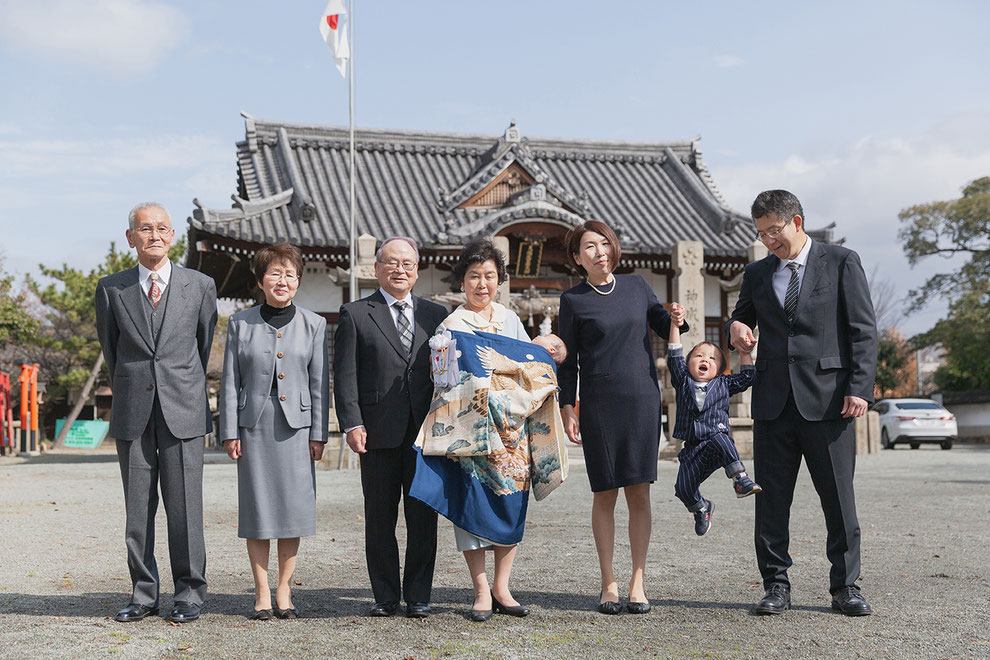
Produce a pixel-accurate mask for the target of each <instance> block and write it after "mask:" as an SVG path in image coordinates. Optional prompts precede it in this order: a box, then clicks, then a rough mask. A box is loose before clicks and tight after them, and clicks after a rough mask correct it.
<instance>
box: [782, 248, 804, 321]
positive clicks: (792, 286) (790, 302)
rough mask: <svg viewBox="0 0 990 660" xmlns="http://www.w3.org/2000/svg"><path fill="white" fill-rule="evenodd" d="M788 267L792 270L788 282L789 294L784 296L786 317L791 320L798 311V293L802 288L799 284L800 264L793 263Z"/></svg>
mask: <svg viewBox="0 0 990 660" xmlns="http://www.w3.org/2000/svg"><path fill="white" fill-rule="evenodd" d="M787 267H788V268H790V269H791V279H790V280H789V281H788V282H787V293H785V294H784V316H786V317H787V319H788V320H790V319H792V318H794V312H796V311H797V301H798V292H799V291H800V290H801V287H800V282H798V264H797V263H796V262H794V261H792V262H790V263H789V264H787Z"/></svg>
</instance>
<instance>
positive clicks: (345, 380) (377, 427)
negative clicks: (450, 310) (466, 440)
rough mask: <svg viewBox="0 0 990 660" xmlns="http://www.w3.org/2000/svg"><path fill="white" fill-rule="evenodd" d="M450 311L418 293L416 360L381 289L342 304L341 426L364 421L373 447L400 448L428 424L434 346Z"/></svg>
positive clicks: (337, 372)
mask: <svg viewBox="0 0 990 660" xmlns="http://www.w3.org/2000/svg"><path fill="white" fill-rule="evenodd" d="M445 318H447V309H446V308H445V307H443V306H442V305H438V304H436V303H432V302H430V301H428V300H423V299H422V298H417V297H416V296H413V319H414V326H415V327H414V328H413V330H414V336H413V349H412V358H411V359H410V358H407V357H406V352H405V350H404V349H403V348H402V342H401V341H399V332H398V330H396V328H395V321H394V320H393V319H392V313H391V312H390V311H389V309H388V304H387V303H386V302H385V297H384V296H383V295H382V293H381V291H375V292H374V293H373V294H371V295H370V296H368V297H367V298H362V299H361V300H358V301H356V302H352V303H347V304H345V305H342V306H341V307H340V318H339V320H338V322H337V332H336V334H335V338H334V357H333V392H334V397H333V398H334V407H335V409H336V410H337V419H338V421H339V422H340V428H341V429H349V428H351V427H354V426H360V425H362V424H363V425H364V427H365V429H366V430H367V432H368V438H367V445H366V446H367V448H368V449H388V448H393V447H399V446H401V445H402V443H403V440H404V439H405V436H406V434H407V431H408V430H409V429H408V428H407V427H408V425H409V418H410V415H411V416H412V419H413V422H414V424H415V425H416V426H417V429H418V426H419V425H420V424H422V423H423V420H424V419H425V418H426V413H427V411H428V409H429V406H430V399H431V398H432V396H433V383H432V381H431V380H430V345H429V343H428V341H429V338H430V337H432V336H433V333H434V331H435V330H436V328H437V326H439V325H440V323H442V322H443V320H444V319H445Z"/></svg>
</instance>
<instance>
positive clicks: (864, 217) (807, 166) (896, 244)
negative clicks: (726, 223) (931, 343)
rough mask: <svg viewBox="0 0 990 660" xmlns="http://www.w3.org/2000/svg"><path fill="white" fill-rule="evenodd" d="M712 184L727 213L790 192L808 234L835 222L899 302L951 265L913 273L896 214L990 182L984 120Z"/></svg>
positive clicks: (989, 136) (976, 117)
mask: <svg viewBox="0 0 990 660" xmlns="http://www.w3.org/2000/svg"><path fill="white" fill-rule="evenodd" d="M714 176H715V179H716V181H717V182H718V185H719V188H720V190H721V191H722V193H723V195H724V196H725V198H726V200H727V201H728V202H729V204H730V206H732V208H734V209H736V210H739V211H741V212H743V213H747V212H748V210H749V205H750V204H751V203H752V200H753V197H755V196H756V193H758V192H759V191H761V190H766V189H769V188H785V189H788V190H790V191H792V192H794V193H795V194H796V195H797V196H798V197H799V198H800V199H801V203H802V205H803V206H804V209H805V213H806V215H807V220H808V226H809V227H811V228H817V227H823V226H825V225H827V224H829V223H832V222H835V223H836V227H835V235H836V236H838V237H844V238H845V239H846V245H847V246H849V247H851V248H852V249H854V250H856V251H857V252H859V254H860V256H861V257H862V260H863V265H864V267H865V268H866V270H867V272H869V271H871V270H872V269H873V268H874V267H875V266H877V267H878V274H879V276H880V277H882V278H886V279H890V280H892V281H894V282H895V283H896V288H897V293H898V295H899V296H903V295H906V294H907V292H908V291H909V290H910V289H912V288H915V287H918V286H919V285H921V284H922V283H923V282H924V281H925V280H926V279H927V278H928V277H929V276H930V275H932V274H934V273H937V272H949V271H951V270H953V269H954V268H955V263H947V262H946V261H944V260H942V259H938V258H929V259H926V260H924V261H922V262H921V263H920V264H918V265H917V266H916V267H914V268H911V267H910V266H909V265H908V263H907V259H906V258H905V257H904V252H903V249H902V246H901V242H900V241H899V240H898V238H897V232H898V230H899V229H900V220H899V219H898V217H897V214H898V212H899V211H901V210H902V209H905V208H907V207H909V206H912V205H915V204H920V203H924V202H930V201H935V200H941V199H953V198H956V197H959V195H960V194H961V192H960V191H961V188H962V187H963V186H964V185H965V184H966V183H968V182H969V181H972V180H973V179H976V178H979V177H981V176H990V114H970V115H959V116H955V117H952V118H950V119H947V120H946V121H944V122H942V123H940V124H937V125H935V126H933V127H931V128H930V129H929V130H928V131H926V132H924V133H923V134H919V135H915V136H907V137H891V138H883V139H881V138H876V137H872V136H865V137H862V138H861V139H859V140H857V141H855V142H854V143H850V144H845V145H836V146H835V147H833V148H832V149H831V150H830V151H827V152H824V153H815V154H811V153H795V154H791V155H790V156H788V157H786V158H784V159H783V160H780V161H776V162H765V163H749V164H745V165H739V166H729V167H724V168H719V169H718V170H717V171H716V172H715V173H714ZM937 307H938V306H935V307H933V310H935V309H936V308H937ZM932 313H935V312H934V311H933V312H932ZM934 320H935V319H931V318H926V317H924V316H920V317H919V318H916V319H913V320H912V319H909V320H908V323H907V326H906V327H907V329H908V330H909V331H912V332H917V331H921V330H925V329H927V328H928V327H931V325H932V324H933V323H934Z"/></svg>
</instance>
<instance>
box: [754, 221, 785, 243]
mask: <svg viewBox="0 0 990 660" xmlns="http://www.w3.org/2000/svg"><path fill="white" fill-rule="evenodd" d="M793 219H794V216H791V220H793ZM791 220H788V221H787V222H785V223H784V224H783V225H782V226H781V228H780V229H777V230H775V231H768V232H767V233H765V234H763V233H760V232H756V240H758V241H766V240H767V239H768V238H773V239H776V238H777V237H778V236H780V232H782V231H784V228H785V227H787V225H789V224H791Z"/></svg>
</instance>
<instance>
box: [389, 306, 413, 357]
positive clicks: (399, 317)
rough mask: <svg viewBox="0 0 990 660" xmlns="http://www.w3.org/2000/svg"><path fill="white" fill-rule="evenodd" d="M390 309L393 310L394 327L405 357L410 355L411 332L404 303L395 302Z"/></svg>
mask: <svg viewBox="0 0 990 660" xmlns="http://www.w3.org/2000/svg"><path fill="white" fill-rule="evenodd" d="M392 307H394V308H395V311H396V314H395V327H396V329H397V330H398V331H399V340H400V341H401V342H402V347H403V348H404V349H406V355H411V354H412V344H413V330H412V326H411V325H410V324H409V317H408V316H406V303H404V302H397V303H395V304H394V305H392Z"/></svg>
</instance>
